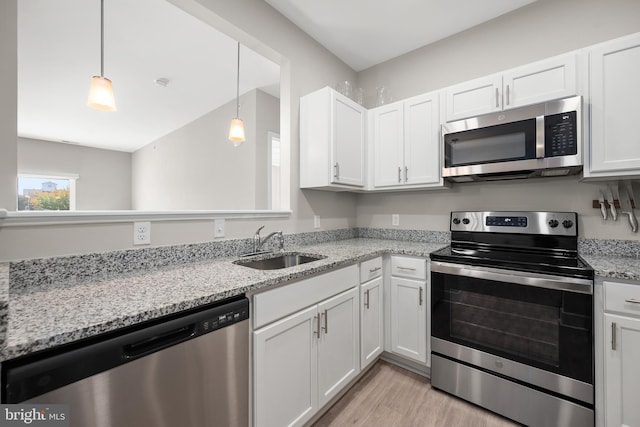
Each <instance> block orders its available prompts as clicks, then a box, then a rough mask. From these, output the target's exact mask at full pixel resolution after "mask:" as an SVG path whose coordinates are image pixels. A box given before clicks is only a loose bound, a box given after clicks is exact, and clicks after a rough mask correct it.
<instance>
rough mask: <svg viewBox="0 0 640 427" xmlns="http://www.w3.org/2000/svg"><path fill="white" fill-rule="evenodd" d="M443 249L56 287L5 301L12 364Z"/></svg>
mask: <svg viewBox="0 0 640 427" xmlns="http://www.w3.org/2000/svg"><path fill="white" fill-rule="evenodd" d="M443 246H446V244H443V243H418V242H407V241H394V240H379V239H362V238H355V239H347V240H338V241H334V242H329V243H321V244H314V245H307V246H300V247H291V248H288V251H300V252H303V253H309V254H318V255H323V256H325V257H326V258H324V259H322V260H319V261H314V262H311V263H308V264H302V265H299V266H296V267H290V268H285V269H280V270H270V271H264V270H255V269H252V268H248V267H243V266H240V265H236V264H233V261H234V260H236V259H237V257H233V258H218V259H212V260H209V261H201V262H194V263H186V264H179V265H174V266H168V267H160V268H154V269H150V270H145V271H142V272H140V271H139V272H132V273H126V274H119V275H111V276H109V277H104V278H95V279H91V280H83V281H79V282H77V283H73V282H70V283H55V284H52V285H49V286H44V287H40V288H37V289H34V290H33V291H28V290H27V291H24V292H20V293H18V294H12V295H10V299H9V304H8V322H7V334H6V341H5V343H4V345H2V347H0V360H9V359H13V358H16V357H19V356H23V355H26V354H29V353H33V352H36V351H40V350H45V349H48V348H52V347H55V346H58V345H62V344H66V343H70V342H73V341H77V340H81V339H84V338H89V337H92V336H95V335H98V334H101V333H104V332H109V331H113V330H116V329H119V328H122V327H125V326H130V325H134V324H136V323H140V322H143V321H145V320H150V319H155V318H158V317H161V316H163V315H167V314H172V313H176V312H179V311H182V310H187V309H190V308H194V307H197V306H200V305H204V304H207V303H211V302H214V301H217V300H221V299H224V298H228V297H232V296H236V295H241V294H244V293H246V292H249V291H256V290H260V289H266V288H268V287H270V286H274V285H278V284H281V283H284V282H287V281H290V280H295V279H299V278H304V277H307V276H311V275H313V274H316V273H322V272H325V271H329V270H332V269H335V268H339V267H342V266H347V265H350V264H354V263H357V262H359V261H361V260H365V259H369V258H372V257H375V256H377V255H382V254H385V253H395V254H404V255H413V256H421V257H428V256H429V254H430V253H431V252H433V251H435V250H437V249H440V248H442V247H443Z"/></svg>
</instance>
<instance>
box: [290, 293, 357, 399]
mask: <svg viewBox="0 0 640 427" xmlns="http://www.w3.org/2000/svg"><path fill="white" fill-rule="evenodd" d="M318 312H319V314H320V325H321V326H320V330H321V335H320V340H319V342H318V387H319V392H318V404H319V407H322V406H323V405H324V404H325V403H327V402H328V401H329V400H330V399H331V398H332V397H333V396H335V395H336V394H337V393H338V392H339V391H340V390H342V388H344V386H346V385H347V384H348V383H349V381H351V380H352V379H353V378H355V377H356V375H358V373H359V372H360V357H359V351H358V350H359V348H360V341H359V336H360V322H359V319H360V315H359V313H360V311H359V304H358V288H357V287H356V288H353V289H350V290H348V291H346V292H343V293H341V294H339V295H336V296H335V297H333V298H330V299H328V300H326V301H324V302H322V303H320V304H318ZM288 375H292V374H291V373H289V374H288Z"/></svg>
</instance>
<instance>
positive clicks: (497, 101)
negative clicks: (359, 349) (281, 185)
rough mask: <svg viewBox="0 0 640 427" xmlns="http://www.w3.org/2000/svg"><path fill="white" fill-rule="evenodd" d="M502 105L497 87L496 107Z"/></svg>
mask: <svg viewBox="0 0 640 427" xmlns="http://www.w3.org/2000/svg"><path fill="white" fill-rule="evenodd" d="M498 107H500V94H499V93H498V88H496V108H498Z"/></svg>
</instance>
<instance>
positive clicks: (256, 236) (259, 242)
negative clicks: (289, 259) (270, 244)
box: [253, 225, 284, 253]
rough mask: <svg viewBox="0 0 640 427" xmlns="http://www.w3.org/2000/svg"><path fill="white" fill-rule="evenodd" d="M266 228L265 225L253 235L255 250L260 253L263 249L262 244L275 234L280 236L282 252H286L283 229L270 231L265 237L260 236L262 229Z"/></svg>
mask: <svg viewBox="0 0 640 427" xmlns="http://www.w3.org/2000/svg"><path fill="white" fill-rule="evenodd" d="M263 228H264V225H263V226H262V227H260V228H258V229H257V230H256V234H254V235H253V252H254V253H258V252H260V250H261V249H262V246H263V245H264V244H265V243H266V242H267V240H269V239H270V238H272V237H273V236H278V239H279V245H280V248H279V249H280V252H284V236H283V235H282V231H274V232H273V233H269V234H268V235H267V236H266V237H265V238H264V239H261V238H260V231H261V230H262V229H263Z"/></svg>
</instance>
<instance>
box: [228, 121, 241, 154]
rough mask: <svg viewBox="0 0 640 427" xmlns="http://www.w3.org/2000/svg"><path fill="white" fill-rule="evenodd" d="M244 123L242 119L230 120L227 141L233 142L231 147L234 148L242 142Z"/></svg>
mask: <svg viewBox="0 0 640 427" xmlns="http://www.w3.org/2000/svg"><path fill="white" fill-rule="evenodd" d="M244 139H245V138H244V122H243V121H242V119H239V118H237V117H236V118H233V119H231V126H230V127H229V141H233V145H235V146H236V147H237V146H238V145H240V144H242V143H243V142H244Z"/></svg>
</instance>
